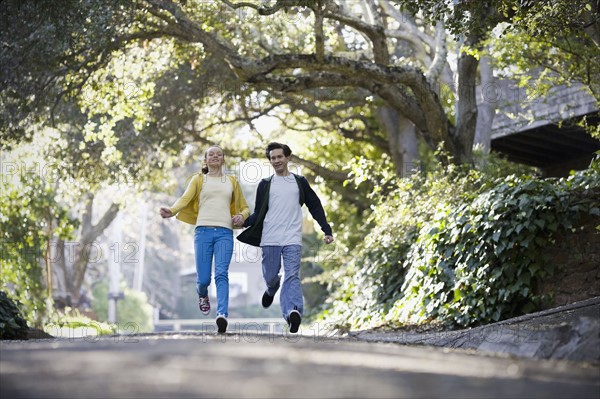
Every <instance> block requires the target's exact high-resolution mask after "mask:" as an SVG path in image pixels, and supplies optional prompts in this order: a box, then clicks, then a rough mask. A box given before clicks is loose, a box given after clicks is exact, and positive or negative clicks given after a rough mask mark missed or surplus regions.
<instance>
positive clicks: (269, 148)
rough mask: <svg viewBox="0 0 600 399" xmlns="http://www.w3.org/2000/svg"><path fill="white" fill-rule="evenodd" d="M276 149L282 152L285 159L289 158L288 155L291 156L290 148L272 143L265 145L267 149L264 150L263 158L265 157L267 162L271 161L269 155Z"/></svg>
mask: <svg viewBox="0 0 600 399" xmlns="http://www.w3.org/2000/svg"><path fill="white" fill-rule="evenodd" d="M278 148H281V149H282V150H283V155H285V156H286V157H289V156H290V155H292V150H291V148H290V147H288V146H287V144H281V143H277V142H275V141H273V142H271V143H269V144H268V145H267V148H266V149H265V156H266V157H267V159H268V160H269V161H270V160H271V155H270V154H269V153H270V152H271V151H273V150H276V149H278Z"/></svg>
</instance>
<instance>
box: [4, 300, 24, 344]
mask: <svg viewBox="0 0 600 399" xmlns="http://www.w3.org/2000/svg"><path fill="white" fill-rule="evenodd" d="M28 330H29V327H28V326H27V322H26V321H25V319H24V318H23V316H22V315H21V312H19V308H18V307H17V305H16V303H15V302H14V301H13V300H12V299H11V298H9V297H8V295H6V293H5V292H4V291H0V339H27V331H28Z"/></svg>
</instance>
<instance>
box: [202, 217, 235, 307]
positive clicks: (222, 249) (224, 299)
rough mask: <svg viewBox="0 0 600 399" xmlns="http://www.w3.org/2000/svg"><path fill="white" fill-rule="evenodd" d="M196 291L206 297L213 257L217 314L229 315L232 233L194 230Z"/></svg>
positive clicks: (230, 231)
mask: <svg viewBox="0 0 600 399" xmlns="http://www.w3.org/2000/svg"><path fill="white" fill-rule="evenodd" d="M194 252H195V253H196V291H197V292H198V295H199V296H203V297H204V296H208V286H209V285H210V279H211V271H212V263H213V257H214V261H215V284H216V286H217V314H222V315H224V316H225V317H227V316H228V315H229V313H228V307H229V263H230V262H231V256H232V255H233V231H232V230H231V229H227V228H225V227H204V226H197V227H196V229H195V230H194Z"/></svg>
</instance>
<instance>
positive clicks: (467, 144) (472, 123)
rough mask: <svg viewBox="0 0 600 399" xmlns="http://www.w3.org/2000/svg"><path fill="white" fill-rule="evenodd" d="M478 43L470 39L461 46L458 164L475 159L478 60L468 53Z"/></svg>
mask: <svg viewBox="0 0 600 399" xmlns="http://www.w3.org/2000/svg"><path fill="white" fill-rule="evenodd" d="M475 43H477V38H475V37H470V38H468V39H467V40H466V41H465V43H464V45H463V46H461V52H460V56H459V57H458V69H457V73H458V101H457V111H456V130H455V132H454V141H455V152H454V154H453V155H454V156H455V157H456V160H455V161H456V162H458V163H468V162H471V160H472V158H473V140H474V139H475V129H476V127H477V96H476V94H475V93H476V92H475V86H476V78H477V64H478V61H477V58H475V57H474V56H472V55H470V54H468V53H466V52H465V51H464V50H466V49H467V48H468V46H472V45H474V44H475Z"/></svg>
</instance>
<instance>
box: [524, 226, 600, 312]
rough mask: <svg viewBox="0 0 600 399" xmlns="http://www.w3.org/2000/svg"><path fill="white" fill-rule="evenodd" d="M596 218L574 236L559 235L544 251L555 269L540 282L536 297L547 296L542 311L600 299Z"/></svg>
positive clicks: (599, 232)
mask: <svg viewBox="0 0 600 399" xmlns="http://www.w3.org/2000/svg"><path fill="white" fill-rule="evenodd" d="M598 225H600V218H599V217H589V218H588V219H587V220H584V221H583V226H582V227H581V228H578V229H577V230H576V231H574V232H571V231H569V232H566V233H563V234H560V235H559V237H558V238H557V240H556V244H555V245H554V246H553V247H550V248H548V249H547V251H548V252H547V255H548V262H554V263H555V264H556V266H557V267H558V270H557V272H556V273H555V274H554V276H551V277H547V278H545V279H544V280H543V281H541V282H539V283H538V285H537V287H536V290H535V294H550V298H549V299H548V300H547V301H546V302H545V303H544V304H543V309H549V308H554V307H557V306H562V305H566V304H569V303H573V302H577V301H582V300H585V299H589V298H594V297H600V231H598V230H596V226H598Z"/></svg>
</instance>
